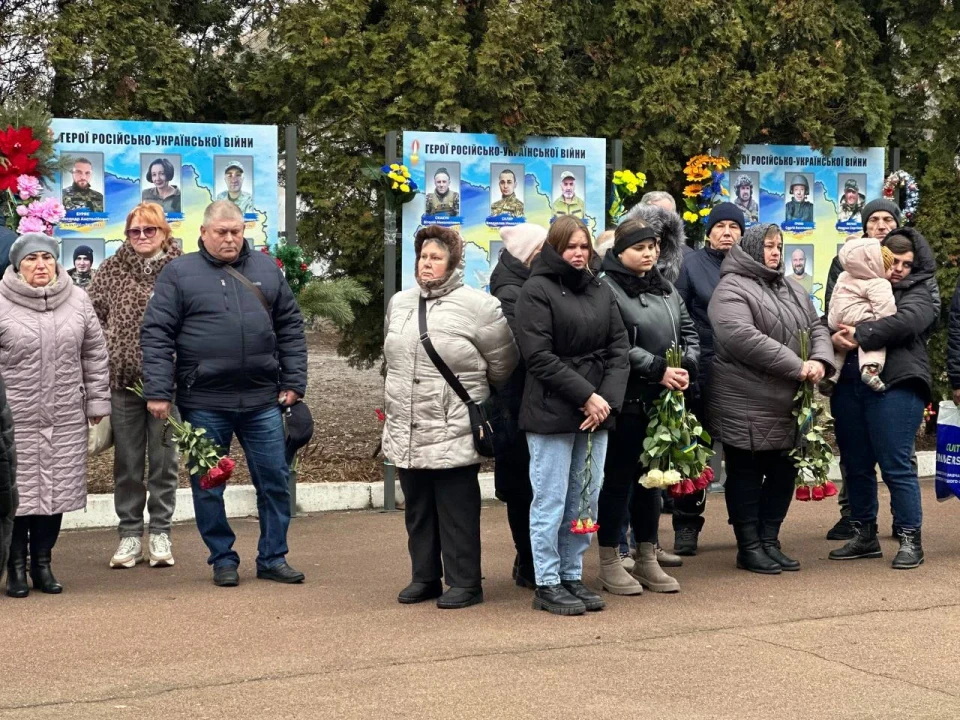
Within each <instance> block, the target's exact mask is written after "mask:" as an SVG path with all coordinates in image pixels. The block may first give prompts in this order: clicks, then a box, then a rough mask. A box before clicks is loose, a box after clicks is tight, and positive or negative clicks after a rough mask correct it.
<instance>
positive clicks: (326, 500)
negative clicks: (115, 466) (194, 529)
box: [63, 451, 936, 530]
mask: <svg viewBox="0 0 960 720" xmlns="http://www.w3.org/2000/svg"><path fill="white" fill-rule="evenodd" d="M917 462H918V463H919V466H920V477H921V478H923V479H930V478H932V477H933V476H934V474H935V472H936V453H934V452H933V451H925V452H918V453H917ZM830 478H831V479H832V480H839V479H840V470H839V467H838V466H837V465H836V464H834V466H833V467H832V468H831V469H830ZM396 496H397V502H403V491H402V490H401V489H400V483H399V482H398V483H397V484H396ZM223 497H224V503H225V504H226V509H227V517H247V516H250V515H256V514H257V495H256V491H255V490H254V488H253V485H230V486H229V487H227V489H226V491H225V492H224V494H223ZM480 497H481V498H482V499H484V500H492V499H494V488H493V473H483V474H482V475H480ZM382 508H383V483H382V482H378V483H346V482H336V483H303V484H300V485H297V510H298V511H299V512H302V513H316V512H326V511H328V510H380V509H382ZM193 519H194V513H193V496H192V494H191V491H190V489H189V488H180V489H179V490H177V509H176V511H175V512H174V514H173V521H174V522H183V521H187V520H193ZM116 525H117V514H116V512H115V511H114V506H113V495H112V494H102V495H88V496H87V507H86V508H85V509H83V510H77V511H75V512H71V513H67V514H66V515H64V516H63V527H64V529H72V530H77V529H84V528H109V527H116Z"/></svg>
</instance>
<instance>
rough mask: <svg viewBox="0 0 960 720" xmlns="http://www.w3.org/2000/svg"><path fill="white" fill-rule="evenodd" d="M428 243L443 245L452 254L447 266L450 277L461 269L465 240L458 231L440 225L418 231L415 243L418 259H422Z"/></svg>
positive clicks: (414, 247)
mask: <svg viewBox="0 0 960 720" xmlns="http://www.w3.org/2000/svg"><path fill="white" fill-rule="evenodd" d="M428 241H430V242H435V243H438V244H440V245H442V246H443V247H444V248H445V249H446V250H447V252H448V253H450V263H449V264H448V265H447V274H448V275H449V274H452V273H453V271H454V270H456V269H457V268H458V267H460V261H461V260H462V259H463V239H462V238H461V237H460V234H459V233H458V232H457V231H456V230H453V229H451V228H445V227H440V226H439V225H427V226H426V227H423V228H420V229H419V230H417V234H416V235H415V236H414V241H413V249H414V251H415V252H416V257H418V258H419V257H420V251H421V250H422V249H423V246H424V244H426V243H427V242H428ZM414 262H416V261H414Z"/></svg>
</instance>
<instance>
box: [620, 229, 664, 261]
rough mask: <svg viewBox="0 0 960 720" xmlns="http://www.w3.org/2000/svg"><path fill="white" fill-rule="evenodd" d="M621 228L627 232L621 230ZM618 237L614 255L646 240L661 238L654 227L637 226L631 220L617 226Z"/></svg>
mask: <svg viewBox="0 0 960 720" xmlns="http://www.w3.org/2000/svg"><path fill="white" fill-rule="evenodd" d="M621 229H623V230H625V231H626V232H621ZM616 238H617V239H616V241H615V242H614V243H613V254H614V255H619V254H620V253H622V252H623V251H624V250H626V249H627V248H631V247H633V246H634V245H636V244H637V243H641V242H643V241H644V240H659V238H658V237H657V233H656V232H655V231H654V229H653V228H652V227H636V225H635V224H634V223H631V222H630V221H627V222H626V223H624V224H623V225H620V226H618V227H617V233H616Z"/></svg>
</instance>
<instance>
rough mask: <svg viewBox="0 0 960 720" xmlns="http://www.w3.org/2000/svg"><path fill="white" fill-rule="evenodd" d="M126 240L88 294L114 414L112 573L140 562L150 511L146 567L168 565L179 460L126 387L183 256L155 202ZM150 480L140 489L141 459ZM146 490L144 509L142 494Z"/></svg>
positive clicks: (133, 219) (137, 214)
mask: <svg viewBox="0 0 960 720" xmlns="http://www.w3.org/2000/svg"><path fill="white" fill-rule="evenodd" d="M124 235H125V236H126V241H125V242H124V243H123V245H121V246H120V248H119V249H118V250H117V251H116V253H114V254H113V255H112V256H111V257H109V258H107V259H106V260H104V261H103V264H102V265H101V266H100V269H99V270H98V271H97V275H96V277H94V279H93V283H91V285H90V286H89V287H88V288H87V293H88V294H89V296H90V299H91V300H92V301H93V307H94V310H96V313H97V317H98V318H99V319H100V324H101V325H102V326H103V332H104V334H105V335H106V337H107V349H108V351H109V353H110V396H111V406H112V409H113V437H114V447H115V450H114V461H113V483H114V485H113V497H114V503H115V505H116V510H117V516H118V517H119V518H120V528H119V529H120V545H119V547H118V548H117V551H116V552H115V553H114V555H113V557H112V558H111V559H110V567H112V568H132V567H133V566H134V565H136V564H137V563H139V562H142V561H143V560H144V552H143V510H144V507H145V506H147V505H148V504H149V508H150V541H149V557H148V558H147V559H149V561H150V567H168V566H170V565H173V551H172V548H171V544H170V521H171V518H172V517H173V510H174V505H175V501H176V496H177V468H178V464H179V458H178V456H177V451H176V447H175V446H174V444H173V443H169V445H165V444H164V442H163V429H164V422H163V421H162V420H157V419H156V418H154V417H153V416H152V415H151V414H150V413H149V412H148V411H147V404H146V402H145V401H144V400H142V399H141V398H140V397H139V396H137V395H136V394H134V393H132V392H131V391H130V390H128V389H127V388H129V387H133V386H134V385H135V384H136V383H137V382H139V381H140V380H141V378H142V372H143V355H142V354H141V351H140V325H141V324H142V323H143V315H144V313H145V312H146V310H147V301H148V300H149V299H150V296H151V295H152V294H153V285H154V282H155V281H156V279H157V276H158V275H159V274H160V271H161V270H163V268H164V267H165V266H166V264H167V263H168V262H170V261H171V260H173V259H174V258H176V257H179V256H180V255H181V254H182V253H181V250H180V248H179V247H178V246H177V245H175V244H174V243H173V239H172V238H171V237H170V226H169V225H168V224H167V221H166V219H165V218H164V211H163V208H162V207H161V206H160V205H157V204H155V203H142V204H140V205H137V206H136V207H135V208H134V209H133V210H132V211H131V212H130V214H129V215H127V222H126V226H125V228H124ZM147 460H149V466H150V470H149V474H148V475H147V478H146V484H144V472H145V465H146V461H147ZM148 491H149V496H150V499H149V503H148V500H147V493H148Z"/></svg>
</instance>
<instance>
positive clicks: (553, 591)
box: [533, 585, 587, 615]
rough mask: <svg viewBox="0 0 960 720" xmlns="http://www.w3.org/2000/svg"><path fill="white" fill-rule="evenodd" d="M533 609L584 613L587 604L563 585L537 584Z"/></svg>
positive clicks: (569, 613) (573, 613)
mask: <svg viewBox="0 0 960 720" xmlns="http://www.w3.org/2000/svg"><path fill="white" fill-rule="evenodd" d="M533 609H534V610H546V611H547V612H549V613H553V614H554V615H583V614H584V613H585V612H586V611H587V606H586V605H584V604H583V601H582V600H580V599H579V598H577V597H574V596H573V595H571V594H570V591H569V590H567V589H566V588H565V587H564V586H563V585H537V589H536V590H535V591H534V593H533Z"/></svg>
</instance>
